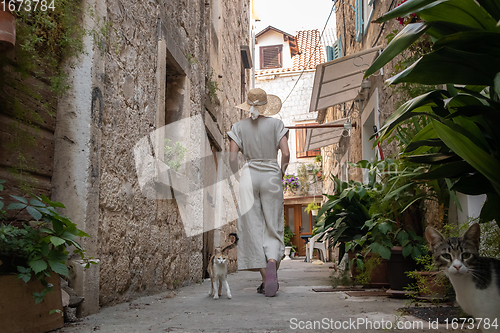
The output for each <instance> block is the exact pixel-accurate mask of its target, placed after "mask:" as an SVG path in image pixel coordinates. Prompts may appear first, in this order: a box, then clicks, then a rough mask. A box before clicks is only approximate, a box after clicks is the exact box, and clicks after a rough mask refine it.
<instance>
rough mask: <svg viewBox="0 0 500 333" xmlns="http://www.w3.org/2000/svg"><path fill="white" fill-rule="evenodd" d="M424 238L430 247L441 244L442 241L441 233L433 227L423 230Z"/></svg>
mask: <svg viewBox="0 0 500 333" xmlns="http://www.w3.org/2000/svg"><path fill="white" fill-rule="evenodd" d="M425 238H426V239H427V241H428V242H429V244H430V245H431V247H435V246H436V245H438V244H440V243H442V242H443V240H444V237H443V235H441V233H440V232H439V231H437V230H436V229H434V228H433V227H427V228H425Z"/></svg>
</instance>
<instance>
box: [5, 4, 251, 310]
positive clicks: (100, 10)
mask: <svg viewBox="0 0 500 333" xmlns="http://www.w3.org/2000/svg"><path fill="white" fill-rule="evenodd" d="M250 7H251V2H249V1H247V0H237V1H221V0H213V1H205V0H197V1H186V0H178V1H129V0H107V1H96V0H84V1H83V4H82V7H81V8H82V11H83V13H82V24H83V26H85V27H86V28H87V29H88V30H89V31H90V32H91V33H89V34H87V35H85V37H84V53H83V54H82V55H81V56H80V58H79V59H78V62H77V65H76V66H71V67H70V66H67V72H68V73H69V81H70V82H69V83H70V84H71V89H70V91H69V92H68V93H66V94H64V95H63V96H61V97H60V98H58V100H57V103H54V105H57V106H54V110H56V115H55V118H50V117H49V119H52V120H51V121H49V122H46V125H44V127H46V128H47V130H44V131H46V132H47V133H48V135H45V138H46V141H47V142H45V141H43V140H42V141H41V143H40V144H43V147H44V149H45V150H49V151H48V152H46V153H44V151H41V152H40V151H39V154H38V155H39V156H34V159H36V161H37V163H38V162H39V161H40V159H42V160H44V159H47V160H50V163H49V162H47V163H45V164H47V165H49V166H48V167H47V170H42V172H41V176H42V177H40V176H39V175H35V176H36V177H38V178H40V179H41V180H42V181H41V185H39V186H38V187H39V189H40V190H36V189H35V190H36V191H37V192H41V193H43V194H47V195H50V196H51V199H52V200H56V201H60V202H62V203H63V204H64V205H65V206H66V209H64V214H66V215H67V216H68V217H69V218H70V219H71V220H72V221H73V222H74V223H76V224H77V225H78V228H80V229H82V230H84V231H85V232H87V233H88V234H89V235H90V236H91V237H90V238H83V239H81V244H82V246H83V247H84V248H85V249H86V256H87V257H89V258H93V259H92V260H93V261H94V262H96V263H98V264H97V265H91V266H90V268H88V269H84V265H85V263H84V262H82V261H81V260H78V259H79V258H73V261H72V264H71V266H72V270H71V272H70V285H71V286H72V287H73V288H74V289H75V290H76V292H77V293H78V294H80V295H81V296H83V297H85V300H84V302H83V303H82V306H81V308H80V309H79V314H80V315H88V314H91V313H95V312H97V311H99V307H100V306H106V305H110V304H114V303H118V302H123V301H127V300H130V299H133V298H135V297H138V296H140V295H143V294H150V293H154V292H159V291H162V290H167V289H173V288H176V287H178V286H182V285H185V284H190V283H195V282H199V281H201V280H202V279H203V278H204V277H205V276H206V267H207V262H208V258H209V255H210V254H211V253H213V251H214V249H216V248H220V247H223V246H225V245H228V244H229V242H230V241H231V240H230V239H229V236H228V234H229V233H230V232H233V231H234V230H235V229H236V227H235V220H236V213H235V212H236V209H235V198H234V196H231V195H229V196H228V195H226V194H227V193H226V194H223V193H224V192H225V191H224V189H228V188H229V189H230V186H229V185H228V179H229V178H230V176H228V175H227V169H228V167H226V165H227V158H226V155H225V152H227V151H228V147H229V141H228V138H227V134H226V132H227V131H228V130H229V129H230V127H231V125H232V124H233V123H235V122H237V121H239V120H240V119H241V117H242V113H241V112H240V111H239V110H237V109H236V108H234V105H238V104H240V103H241V102H242V100H244V98H245V97H246V91H247V89H248V86H249V84H250V82H251V70H250V68H251V62H252V60H251V56H250V52H249V49H250V48H249V45H251V34H250ZM46 96H49V97H50V98H53V96H51V95H50V94H47V95H46ZM49 97H47V98H49ZM2 113H4V112H2ZM5 113H7V112H5ZM53 119H55V122H54V121H53ZM2 123H3V124H5V123H4V122H2ZM3 132H5V133H7V130H5V131H3ZM5 133H4V134H5ZM49 134H50V135H49ZM5 135H8V133H7V134H5ZM52 161H53V162H52ZM39 164H40V163H39ZM2 175H3V176H2V178H3V179H5V178H8V173H7V170H6V168H4V169H2ZM223 187H224V188H223ZM8 190H9V191H10V190H12V192H11V193H15V194H19V191H17V190H16V189H14V188H12V189H10V188H8ZM16 191H17V192H16ZM226 192H227V191H226ZM230 208H232V209H230ZM230 258H231V262H230V265H229V267H230V270H231V271H234V270H235V269H236V251H235V250H232V251H231V253H230Z"/></svg>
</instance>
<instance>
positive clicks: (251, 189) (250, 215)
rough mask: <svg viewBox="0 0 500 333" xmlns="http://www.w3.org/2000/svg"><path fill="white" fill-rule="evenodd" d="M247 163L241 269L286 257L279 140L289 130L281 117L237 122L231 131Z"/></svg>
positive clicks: (240, 212) (241, 194) (242, 183)
mask: <svg viewBox="0 0 500 333" xmlns="http://www.w3.org/2000/svg"><path fill="white" fill-rule="evenodd" d="M227 134H228V135H229V137H230V138H231V139H232V140H234V142H235V143H236V144H237V145H238V147H239V148H240V150H241V152H242V153H243V156H244V157H245V161H246V163H245V164H244V166H243V168H242V170H241V178H240V186H239V203H238V216H239V217H238V236H239V238H240V240H239V242H238V269H239V270H246V269H255V268H265V267H266V264H267V260H269V259H275V260H276V261H277V262H278V263H279V261H280V260H281V257H282V256H283V253H284V249H285V245H284V240H283V228H284V220H283V219H284V216H283V203H284V202H283V188H282V180H281V170H280V166H279V165H278V162H277V155H278V149H279V142H280V140H281V138H282V137H283V136H284V135H288V129H287V128H285V126H284V124H283V122H282V121H281V120H279V119H275V118H268V117H259V118H257V119H255V120H252V119H250V118H248V119H244V120H242V121H240V122H237V123H236V124H234V125H233V127H232V128H231V131H229V132H228V133H227Z"/></svg>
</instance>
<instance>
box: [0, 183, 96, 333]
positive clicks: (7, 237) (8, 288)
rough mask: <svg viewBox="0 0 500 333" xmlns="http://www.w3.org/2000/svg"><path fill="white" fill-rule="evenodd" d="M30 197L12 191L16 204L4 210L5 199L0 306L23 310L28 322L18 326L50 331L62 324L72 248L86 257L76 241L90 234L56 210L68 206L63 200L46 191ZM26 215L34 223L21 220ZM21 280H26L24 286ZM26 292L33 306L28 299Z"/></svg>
mask: <svg viewBox="0 0 500 333" xmlns="http://www.w3.org/2000/svg"><path fill="white" fill-rule="evenodd" d="M3 182H4V181H0V191H3V185H2V183H3ZM30 196H31V198H29V200H28V199H26V198H24V197H19V196H13V195H11V197H12V198H13V199H15V200H16V202H13V203H11V204H9V205H8V207H7V208H6V209H5V210H3V208H4V203H3V199H2V198H0V244H1V245H0V255H1V259H0V260H1V263H0V267H3V269H2V270H1V272H0V294H2V298H1V299H0V307H2V308H4V309H7V308H8V309H9V313H10V312H12V313H23V318H25V320H24V321H22V322H18V323H17V324H16V325H18V326H19V329H20V330H21V331H24V330H33V329H34V328H35V327H37V326H39V325H40V327H44V329H45V330H49V328H50V329H54V328H58V327H61V326H62V324H63V320H62V316H61V315H60V313H61V310H62V305H61V292H60V285H59V276H65V277H67V276H68V267H67V265H66V261H67V259H68V254H69V252H68V248H69V247H71V248H73V249H74V250H73V253H74V254H75V255H80V256H81V257H82V258H83V255H84V250H83V248H82V247H81V246H80V245H79V244H78V242H77V241H76V239H77V237H88V235H87V234H86V233H85V232H83V231H81V230H79V229H78V228H77V227H76V224H74V223H72V222H71V221H70V220H69V219H68V218H67V217H65V216H63V215H61V214H59V212H57V210H56V208H64V206H63V205H62V204H61V203H59V202H56V201H51V200H50V199H49V198H47V197H45V196H43V195H41V196H37V195H33V194H31V195H30ZM24 213H28V214H26V215H27V216H29V218H30V219H31V220H30V221H22V220H19V219H18V218H17V217H18V216H20V215H21V214H24ZM21 280H22V281H23V282H24V283H21V284H20V283H19V282H20V281H21ZM26 295H28V296H29V298H30V299H31V302H32V303H31V304H32V305H30V306H27V304H26V303H25V302H26V301H27V299H26V297H27V296H26ZM3 302H8V304H2V303H3ZM51 310H54V311H55V312H58V313H59V314H54V313H53V312H54V311H51ZM49 313H50V314H49ZM47 316H52V317H50V318H48V317H47ZM51 318H52V319H51Z"/></svg>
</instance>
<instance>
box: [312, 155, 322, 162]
mask: <svg viewBox="0 0 500 333" xmlns="http://www.w3.org/2000/svg"><path fill="white" fill-rule="evenodd" d="M322 161H323V156H321V155H316V156H315V157H314V162H316V163H321V162H322Z"/></svg>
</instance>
